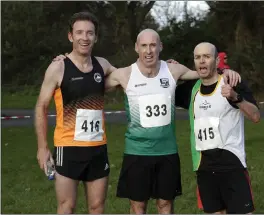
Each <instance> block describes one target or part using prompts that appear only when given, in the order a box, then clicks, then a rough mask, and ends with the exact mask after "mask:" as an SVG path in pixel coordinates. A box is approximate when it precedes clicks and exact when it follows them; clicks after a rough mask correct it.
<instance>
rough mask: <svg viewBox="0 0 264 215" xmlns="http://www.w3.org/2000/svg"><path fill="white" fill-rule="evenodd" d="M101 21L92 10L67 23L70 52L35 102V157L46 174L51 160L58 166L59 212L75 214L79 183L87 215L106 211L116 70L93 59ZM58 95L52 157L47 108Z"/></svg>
mask: <svg viewBox="0 0 264 215" xmlns="http://www.w3.org/2000/svg"><path fill="white" fill-rule="evenodd" d="M97 33H98V21H97V19H96V18H95V17H94V16H93V15H92V14H90V13H88V12H80V13H76V14H74V15H73V16H72V18H71V19H70V22H69V33H68V38H69V40H70V42H71V43H72V45H73V50H72V52H71V53H70V54H69V55H68V56H67V57H66V58H65V59H64V60H62V61H53V62H52V63H51V64H50V65H49V67H48V69H47V71H46V74H45V78H44V81H43V84H42V87H41V91H40V95H39V98H38V101H37V104H36V116H35V126H36V132H37V137H38V153H37V158H38V162H39V165H40V168H41V169H44V171H45V173H46V174H47V161H48V160H51V161H52V162H54V164H55V169H56V175H55V178H56V180H55V187H56V195H57V201H58V208H57V213H59V214H62V213H67V214H68V213H74V209H75V205H76V198H77V188H78V183H79V181H83V182H84V185H85V193H86V199H87V205H88V211H89V213H93V214H95V213H98V214H99V213H103V212H104V203H105V198H106V193H107V187H108V186H107V184H108V175H109V172H110V168H109V167H110V165H109V162H108V156H107V145H106V143H107V140H106V134H105V123H104V114H103V108H104V91H105V88H104V76H106V75H108V74H110V73H111V72H112V71H114V70H115V67H113V66H112V65H111V64H110V63H109V62H108V61H107V60H106V59H104V58H100V57H94V56H92V55H91V52H92V48H93V46H94V44H95V43H96V40H97ZM53 96H54V100H55V104H56V113H57V119H56V128H55V132H54V145H55V150H54V155H53V158H52V155H51V152H50V150H49V148H48V143H47V138H46V133H47V109H48V105H49V103H50V100H51V99H52V97H53Z"/></svg>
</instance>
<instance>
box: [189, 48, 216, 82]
mask: <svg viewBox="0 0 264 215" xmlns="http://www.w3.org/2000/svg"><path fill="white" fill-rule="evenodd" d="M194 63H195V68H196V70H197V72H198V74H199V76H200V78H203V79H208V78H210V77H212V75H213V74H214V72H216V68H217V67H216V65H217V63H218V58H217V59H216V58H215V50H214V48H213V47H211V46H209V45H207V44H201V45H199V46H197V47H196V48H195V50H194Z"/></svg>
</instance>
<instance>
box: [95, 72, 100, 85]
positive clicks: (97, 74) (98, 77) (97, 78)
mask: <svg viewBox="0 0 264 215" xmlns="http://www.w3.org/2000/svg"><path fill="white" fill-rule="evenodd" d="M94 80H95V81H96V82H97V83H100V82H101V81H102V76H101V75H100V74H99V73H95V74H94Z"/></svg>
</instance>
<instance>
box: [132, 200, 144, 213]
mask: <svg viewBox="0 0 264 215" xmlns="http://www.w3.org/2000/svg"><path fill="white" fill-rule="evenodd" d="M146 208H147V202H136V201H130V213H134V214H145V213H146Z"/></svg>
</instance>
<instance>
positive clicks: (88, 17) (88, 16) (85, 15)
mask: <svg viewBox="0 0 264 215" xmlns="http://www.w3.org/2000/svg"><path fill="white" fill-rule="evenodd" d="M77 21H90V22H92V23H93V24H94V29H95V35H98V27H99V22H98V20H97V18H96V17H95V16H94V15H93V14H92V13H90V12H87V11H85V12H79V13H75V14H73V15H72V17H71V18H70V20H69V32H72V30H73V25H74V23H75V22H77Z"/></svg>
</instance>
